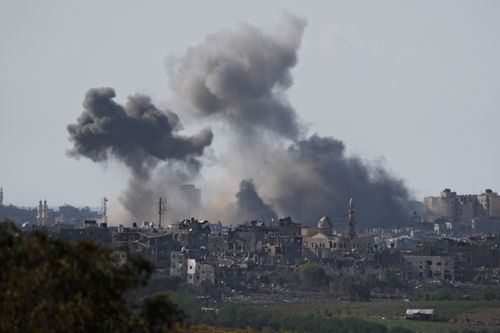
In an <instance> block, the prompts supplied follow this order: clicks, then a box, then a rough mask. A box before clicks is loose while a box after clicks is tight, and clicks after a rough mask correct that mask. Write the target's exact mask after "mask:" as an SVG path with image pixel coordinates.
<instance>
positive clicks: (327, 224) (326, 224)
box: [318, 216, 333, 230]
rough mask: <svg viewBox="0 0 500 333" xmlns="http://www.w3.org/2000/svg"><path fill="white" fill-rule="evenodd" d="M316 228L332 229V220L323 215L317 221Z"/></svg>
mask: <svg viewBox="0 0 500 333" xmlns="http://www.w3.org/2000/svg"><path fill="white" fill-rule="evenodd" d="M318 229H320V230H331V229H333V225H332V221H330V219H329V218H328V216H323V217H322V218H321V219H320V220H319V221H318Z"/></svg>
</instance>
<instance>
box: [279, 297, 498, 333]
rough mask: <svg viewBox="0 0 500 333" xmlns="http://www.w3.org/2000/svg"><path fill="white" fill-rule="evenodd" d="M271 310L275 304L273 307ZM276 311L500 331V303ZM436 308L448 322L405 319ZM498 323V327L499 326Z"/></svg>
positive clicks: (325, 305) (339, 305) (429, 331)
mask: <svg viewBox="0 0 500 333" xmlns="http://www.w3.org/2000/svg"><path fill="white" fill-rule="evenodd" d="M270 307H271V305H270ZM272 308H273V309H275V310H278V309H280V310H285V311H292V312H294V311H297V312H312V313H316V314H320V315H324V316H333V317H355V318H361V319H366V320H370V321H376V322H378V323H382V324H384V325H386V326H388V327H393V326H402V327H405V328H409V329H411V330H413V331H415V332H422V333H434V332H435V333H441V332H443V333H447V332H462V331H463V330H464V329H466V328H470V329H473V330H474V331H480V330H481V329H482V330H484V331H485V332H500V326H498V320H500V301H422V302H405V301H402V300H384V301H373V302H321V303H307V304H273V305H272ZM415 308H431V309H434V313H435V315H436V316H439V317H440V318H442V319H443V320H446V321H447V322H425V321H413V320H405V319H404V315H405V310H406V309H415ZM495 324H496V325H495Z"/></svg>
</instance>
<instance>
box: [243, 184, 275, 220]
mask: <svg viewBox="0 0 500 333" xmlns="http://www.w3.org/2000/svg"><path fill="white" fill-rule="evenodd" d="M236 200H237V201H236V202H237V208H238V212H237V216H238V217H239V218H240V219H243V220H260V219H264V220H266V221H269V220H271V219H275V218H276V213H275V212H274V211H273V209H272V208H271V206H269V205H267V204H266V203H264V201H263V200H262V198H261V197H259V194H258V193H257V191H256V190H255V185H254V183H253V180H252V179H243V180H242V181H241V182H240V190H239V191H238V193H236Z"/></svg>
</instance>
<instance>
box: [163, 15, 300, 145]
mask: <svg viewBox="0 0 500 333" xmlns="http://www.w3.org/2000/svg"><path fill="white" fill-rule="evenodd" d="M304 27H305V22H304V21H303V20H301V19H299V18H296V17H293V16H287V19H286V20H285V23H284V24H283V25H282V26H280V27H278V28H277V29H276V31H274V32H273V33H271V32H265V31H262V30H261V29H259V28H257V27H255V26H253V25H251V24H241V25H240V26H239V28H238V29H237V30H234V31H222V32H219V33H216V34H212V35H209V36H208V37H207V38H206V40H205V41H204V42H203V43H201V44H199V45H197V46H194V47H191V48H189V49H188V50H187V52H186V53H185V55H184V56H183V57H182V58H181V60H180V61H179V63H178V64H177V66H176V67H175V68H174V70H173V74H172V75H171V80H170V87H171V88H172V90H173V91H174V93H175V94H176V95H177V96H178V97H179V100H180V101H187V102H188V103H187V104H188V109H190V110H192V111H194V113H195V114H196V115H198V116H204V117H214V118H222V119H224V120H226V121H229V122H230V123H231V125H232V126H233V127H234V128H235V129H236V130H237V131H239V132H243V133H244V134H245V136H252V135H255V130H256V129H267V130H269V131H270V132H271V133H277V134H278V135H280V136H284V137H287V138H296V137H297V136H298V135H299V133H300V132H301V124H300V122H299V121H298V120H297V115H296V112H295V110H294V109H293V107H292V106H291V105H290V103H289V102H288V100H287V99H286V96H284V91H285V90H286V89H287V88H288V87H290V85H291V84H292V76H291V73H290V70H291V69H292V68H293V67H294V66H295V64H296V63H297V50H298V48H299V46H300V42H301V37H302V33H303V31H304Z"/></svg>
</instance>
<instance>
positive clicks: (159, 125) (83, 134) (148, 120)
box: [68, 88, 213, 177]
mask: <svg viewBox="0 0 500 333" xmlns="http://www.w3.org/2000/svg"><path fill="white" fill-rule="evenodd" d="M115 96H116V94H115V91H114V90H113V89H112V88H96V89H90V90H89V91H88V92H87V93H86V95H85V99H84V101H83V107H84V111H83V112H82V114H81V116H80V117H79V118H78V121H77V123H76V124H71V125H68V132H69V134H70V141H71V142H72V143H73V148H72V149H71V150H70V151H69V152H68V154H69V155H70V156H74V157H79V156H84V157H88V158H90V159H91V160H92V161H94V162H101V161H104V160H107V159H108V158H109V156H110V155H112V156H114V157H116V158H118V159H119V160H121V161H122V162H124V163H125V164H126V165H127V166H128V167H129V168H130V169H131V170H132V171H133V172H134V174H135V175H136V176H141V177H144V176H148V175H149V172H150V170H151V169H152V168H153V167H154V166H156V164H157V163H158V161H165V160H168V159H174V160H180V161H184V162H187V163H195V164H196V163H197V162H196V159H195V157H196V156H200V155H201V154H202V153H203V150H204V149H205V147H207V146H209V145H210V144H211V142H212V137H213V134H212V132H211V131H210V130H209V129H205V130H202V131H201V132H200V133H198V134H196V135H193V136H189V137H188V136H181V135H178V134H177V132H178V131H179V130H180V129H181V128H182V125H181V123H180V122H179V118H178V117H177V115H176V114H175V113H173V112H166V113H164V112H162V111H160V110H158V109H157V108H156V107H155V106H154V105H153V103H152V102H151V99H150V98H149V97H147V96H144V95H133V96H129V97H128V102H127V104H126V105H125V106H122V105H120V104H118V103H116V102H115V101H114V100H113V98H114V97H115Z"/></svg>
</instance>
